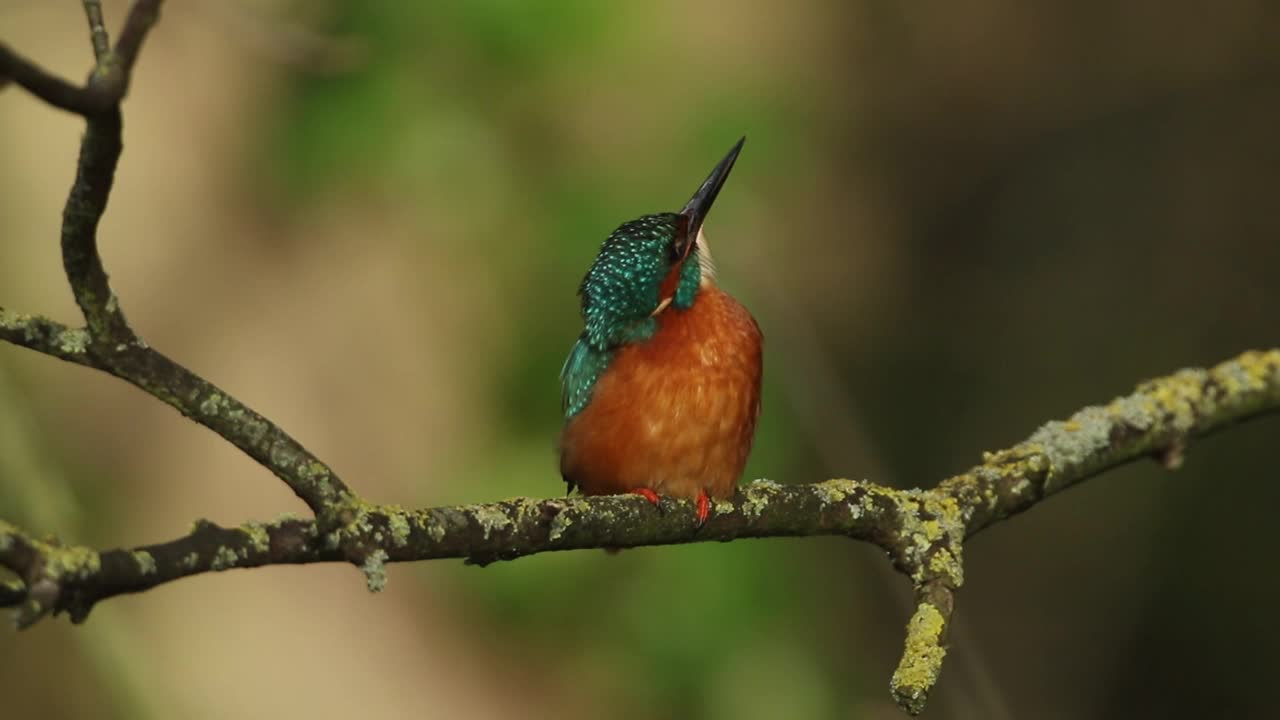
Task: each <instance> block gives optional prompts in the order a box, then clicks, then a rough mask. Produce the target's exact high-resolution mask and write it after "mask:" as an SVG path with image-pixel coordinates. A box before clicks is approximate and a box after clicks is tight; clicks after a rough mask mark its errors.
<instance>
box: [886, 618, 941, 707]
mask: <svg viewBox="0 0 1280 720" xmlns="http://www.w3.org/2000/svg"><path fill="white" fill-rule="evenodd" d="M946 626H947V623H946V620H945V619H944V618H943V617H942V613H940V612H938V609H937V608H936V607H934V606H933V605H930V604H929V603H920V604H919V605H918V606H917V607H916V612H915V614H914V615H912V616H911V621H910V622H908V623H907V641H906V649H905V650H904V652H903V654H902V662H901V663H899V664H898V669H897V670H895V671H894V672H893V679H891V680H890V681H889V687H890V688H891V689H892V690H893V694H894V696H895V697H896V698H897V699H898V704H899V705H901V706H902V708H903V709H904V710H906V711H907V712H909V713H911V714H912V715H917V714H919V713H920V711H921V710H923V709H924V704H925V700H926V699H928V695H929V690H930V689H932V688H933V686H934V685H935V684H936V683H937V682H938V674H939V673H940V672H942V659H943V658H944V657H946V654H947V649H946V648H945V647H943V646H942V634H943V631H944V630H946Z"/></svg>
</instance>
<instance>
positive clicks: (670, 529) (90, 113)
mask: <svg viewBox="0 0 1280 720" xmlns="http://www.w3.org/2000/svg"><path fill="white" fill-rule="evenodd" d="M83 4H84V6H85V13H86V18H87V20H88V21H89V27H90V40H91V43H92V46H93V48H94V56H95V58H96V63H95V65H94V67H93V69H92V71H91V72H90V74H89V78H88V80H87V81H86V82H85V84H84V85H75V84H72V83H69V82H67V81H65V80H63V79H61V78H58V77H56V76H54V75H51V74H49V73H47V72H45V71H44V70H42V69H41V68H39V67H38V66H37V65H35V64H34V63H32V62H31V61H29V60H27V59H25V58H23V57H22V56H20V55H18V54H17V53H15V52H14V51H12V50H10V49H9V48H8V47H7V46H6V45H4V44H3V43H0V91H3V90H5V89H6V86H9V87H11V86H13V85H16V86H18V87H22V88H24V89H26V90H27V91H28V92H30V93H31V94H33V95H35V96H36V97H38V98H40V99H41V100H44V101H45V102H46V103H48V104H50V105H52V106H54V107H57V108H60V109H62V110H67V111H70V112H73V113H76V114H79V115H81V116H82V117H84V119H85V122H86V129H85V134H84V137H83V140H82V142H81V148H80V156H79V160H78V163H77V171H76V178H75V181H74V183H73V185H72V188H71V192H70V195H69V196H68V199H67V204H66V208H65V210H64V213H63V223H62V256H63V265H64V268H65V270H66V274H67V279H68V282H69V284H70V287H71V291H72V294H73V295H74V297H75V299H76V303H77V304H78V305H79V307H80V310H81V312H82V313H83V315H84V323H85V324H84V325H83V326H80V327H72V326H68V325H64V324H62V323H59V322H57V321H54V320H51V319H48V318H44V317H41V316H35V315H27V314H23V313H19V312H15V311H12V310H9V309H6V308H4V307H2V306H0V340H4V341H6V342H9V343H11V344H14V345H18V346H21V347H25V348H28V349H31V350H34V351H36V352H40V353H43V354H46V355H50V356H52V357H55V358H58V359H60V360H65V361H67V362H71V363H75V364H78V365H84V366H86V367H91V368H94V369H97V370H101V371H103V372H106V373H108V374H110V375H114V376H115V377H118V378H120V379H122V380H126V381H128V382H130V383H132V384H133V385H135V386H137V387H138V388H140V389H142V390H143V391H144V392H146V393H148V394H150V395H152V396H154V397H156V398H158V399H160V400H162V401H164V402H165V403H168V404H169V405H171V406H173V407H174V408H175V409H177V410H178V411H179V412H180V413H182V414H183V415H185V416H187V417H189V418H191V419H192V420H194V421H195V422H197V423H199V424H201V425H203V426H205V427H207V428H209V429H210V430H212V431H213V432H216V433H218V434H219V435H220V436H222V437H223V438H224V439H226V440H227V441H228V442H230V443H232V444H233V445H235V446H236V447H238V448H240V449H241V450H242V451H243V452H245V453H246V454H247V455H249V456H250V457H252V458H253V459H254V460H255V461H257V462H258V463H260V464H261V465H263V466H264V467H267V468H268V469H270V470H271V471H272V472H273V473H274V474H275V475H276V476H277V477H278V478H280V479H281V480H282V481H284V482H285V483H286V484H288V486H289V487H290V488H292V489H293V491H294V492H295V493H296V494H297V495H298V496H299V497H300V498H301V499H302V500H303V501H304V502H305V503H306V504H307V506H308V507H309V508H310V509H311V511H312V512H313V513H314V517H312V518H299V517H293V516H284V517H280V518H277V519H275V520H271V521H266V522H248V523H245V524H243V525H240V526H238V527H232V528H227V527H220V526H218V525H215V524H213V523H211V522H208V521H205V520H198V521H196V522H195V523H194V524H193V525H192V527H191V529H190V531H189V532H188V533H187V534H185V535H183V536H182V537H179V538H176V539H173V540H169V541H167V542H162V543H158V544H155V545H147V546H143V547H138V548H132V549H116V550H104V551H100V550H96V549H93V548H88V547H83V546H77V545H70V544H63V543H62V542H60V541H58V540H55V539H51V538H42V537H36V536H35V535H33V534H31V533H29V532H26V531H24V530H23V529H21V528H18V527H16V526H15V525H12V524H10V523H8V522H6V521H4V520H3V519H0V568H6V569H7V570H8V571H10V572H11V573H12V574H13V575H14V576H15V577H14V578H13V579H10V580H0V607H11V608H14V612H15V620H16V622H17V624H18V626H19V627H27V626H29V625H31V624H33V623H35V622H37V621H38V620H40V619H41V618H43V617H46V616H49V615H56V614H58V613H64V612H65V613H67V614H68V615H69V616H70V617H71V619H72V621H74V622H80V621H83V620H84V619H85V618H86V617H87V616H88V614H89V612H90V610H91V609H92V608H93V607H94V605H95V604H96V603H98V602H99V601H102V600H105V599H107V598H111V597H115V596H117V595H123V594H127V593H136V592H143V591H146V590H149V589H151V588H154V587H156V586H158V585H162V584H164V583H168V582H172V581H174V580H177V579H179V578H183V577H187V576H189V575H196V574H200V573H207V572H212V571H221V570H229V569H233V568H252V567H260V566H264V565H284V564H289V565H296V564H306V563H316V562H347V563H351V564H353V565H356V566H357V567H359V568H360V569H361V570H362V571H363V573H364V575H365V579H366V582H367V583H368V586H369V589H370V590H373V591H377V590H380V589H381V588H382V587H383V585H384V584H385V582H386V569H385V566H386V564H387V563H391V562H408V561H416V560H429V559H437V558H464V559H466V560H467V562H469V563H472V564H477V565H485V564H488V563H491V562H495V561H500V560H513V559H515V558H519V557H523V556H526V555H533V554H537V553H542V552H550V551H556V550H576V549H585V548H602V547H640V546H647V545H669V544H679V543H692V542H708V541H720V542H725V541H730V540H737V539H742V538H766V537H781V536H815V535H841V536H845V537H849V538H851V539H854V540H860V541H866V542H870V543H873V544H875V545H876V546H878V547H879V548H880V549H881V550H883V551H884V552H885V553H886V554H887V555H888V557H889V558H890V560H891V561H892V562H893V564H894V566H895V567H896V568H897V569H898V570H899V571H901V572H902V573H903V574H904V575H905V576H907V577H908V578H909V579H910V581H911V583H912V585H913V587H914V588H915V598H916V608H915V612H914V613H913V615H912V617H911V619H910V621H909V622H908V624H907V636H906V643H905V651H904V653H903V657H902V660H901V662H900V663H899V665H898V668H897V670H896V671H895V672H894V674H893V678H892V680H891V683H890V685H891V690H892V692H893V695H894V697H895V699H896V700H897V702H898V704H899V705H900V706H902V707H903V709H905V710H906V711H908V712H910V713H912V714H915V713H918V712H920V711H921V710H922V709H923V708H924V705H925V702H926V700H927V697H928V693H929V691H930V690H931V689H932V687H933V686H934V684H935V683H936V682H937V680H938V676H939V673H940V671H941V667H942V661H943V658H944V657H945V655H946V647H947V636H948V629H949V624H950V619H951V614H952V609H953V607H954V603H955V595H956V591H957V590H958V589H959V588H960V587H961V585H962V584H963V582H964V575H963V555H962V550H963V546H964V542H965V541H966V540H967V539H968V538H970V537H972V536H973V535H975V534H976V533H978V532H980V531H982V530H983V529H985V528H987V527H990V526H991V525H993V524H995V523H997V522H999V521H1001V520H1003V519H1005V518H1008V517H1010V516H1012V515H1015V514H1017V513H1020V512H1023V511H1025V510H1027V509H1029V508H1031V507H1032V506H1034V505H1035V504H1036V503H1038V502H1040V501H1041V500H1043V499H1045V498H1046V497H1048V496H1050V495H1052V494H1054V493H1057V492H1060V491H1062V490H1064V489H1066V488H1068V487H1070V486H1072V485H1074V484H1076V483H1079V482H1082V481H1084V480H1086V479H1088V478H1091V477H1095V476H1097V475H1099V474H1101V473H1103V472H1105V471H1106V470H1108V469H1110V468H1113V467H1116V466H1118V465H1121V464H1124V463H1128V462H1132V461H1134V460H1138V459H1142V458H1154V459H1156V460H1157V461H1159V462H1161V463H1163V464H1164V465H1165V466H1166V467H1169V468H1170V469H1173V468H1176V467H1178V466H1179V465H1180V464H1181V462H1182V457H1183V453H1184V451H1185V450H1186V448H1187V446H1188V443H1189V442H1190V441H1191V440H1192V439H1194V438H1197V437H1200V436H1203V435H1206V434H1208V433H1211V432H1214V431H1216V430H1220V429H1222V428H1224V427H1227V426H1229V425H1231V424H1233V423H1236V422H1239V421H1242V420H1246V419H1250V418H1253V417H1257V416H1260V415H1263V414H1266V413H1269V412H1272V411H1276V410H1278V409H1280V350H1275V349H1273V350H1269V351H1254V352H1247V353H1244V354H1242V355H1240V356H1239V357H1236V358H1233V359H1230V360H1227V361H1225V362H1223V363H1221V364H1219V365H1217V366H1216V367H1213V368H1211V369H1207V370H1202V369H1193V370H1182V371H1179V372H1177V373H1174V374H1172V375H1169V376H1166V377H1162V378H1158V379H1155V380H1151V381H1148V382H1145V383H1143V384H1141V385H1139V386H1138V387H1137V388H1136V389H1135V390H1134V392H1132V393H1131V394H1129V395H1125V396H1123V397H1119V398H1117V399H1115V400H1113V401H1111V402H1110V403H1109V404H1107V405H1102V406H1091V407H1086V408H1084V409H1083V410H1080V411H1079V412H1077V413H1075V414H1074V415H1072V416H1071V417H1070V418H1068V419H1067V420H1065V421H1053V422H1049V423H1047V424H1045V425H1044V426H1042V427H1041V428H1040V429H1038V430H1036V431H1035V432H1034V433H1033V434H1032V435H1031V436H1030V437H1029V438H1028V439H1027V440H1025V441H1023V442H1021V443H1019V444H1017V445H1014V446H1013V447H1010V448H1007V449H1005V450H1000V451H998V452H994V453H987V454H985V455H984V456H983V459H982V462H981V463H980V464H979V465H977V466H975V467H973V468H971V469H970V470H968V471H966V472H964V473H962V474H959V475H956V476H954V477H951V478H947V479H945V480H943V481H942V482H941V483H939V484H938V485H937V486H936V487H934V488H932V489H928V490H919V489H911V490H900V489H895V488H890V487H886V486H883V485H878V484H876V483H872V482H867V481H855V480H841V479H837V480H827V481H825V482H820V483H813V484H795V485H780V484H777V483H774V482H770V481H764V480H758V481H755V482H752V483H748V484H747V485H745V486H744V487H743V488H741V489H740V490H739V491H738V493H737V496H736V497H735V498H734V500H733V501H732V502H718V503H716V504H715V505H714V506H713V508H712V513H711V517H710V518H709V520H708V521H707V523H706V524H705V525H703V526H702V527H700V528H699V527H696V525H695V522H694V508H693V505H692V503H688V502H684V501H675V500H663V505H662V507H660V508H657V509H655V508H654V507H652V506H651V505H649V503H648V502H647V501H646V500H644V499H643V498H640V497H637V496H612V497H592V498H558V499H532V498H516V499H511V500H505V501H501V502H494V503H485V504H476V505H460V506H450V507H435V508H425V509H404V508H401V507H398V506H392V505H377V504H372V503H368V502H366V501H364V500H362V499H361V498H360V497H359V496H358V495H357V494H356V493H355V492H354V491H352V490H351V489H350V488H348V487H347V486H346V485H345V484H344V483H343V482H342V481H341V480H340V479H339V478H338V476H337V475H336V474H335V473H334V472H333V471H332V470H331V469H330V468H329V467H328V466H327V465H325V464H324V463H323V462H322V461H320V460H319V458H317V457H316V456H314V455H313V454H311V453H310V452H309V451H308V450H307V449H306V448H304V447H302V445H301V444H299V443H298V442H297V441H296V440H294V439H293V438H292V437H290V436H289V435H288V434H287V433H285V432H284V430H282V429H281V428H279V427H278V426H276V425H275V424H274V423H273V422H271V421H270V420H268V419H267V418H265V417H263V416H261V415H259V414H257V413H256V412H254V411H253V410H252V409H250V408H249V407H248V406H246V405H244V404H243V403H241V402H240V401H239V400H236V399H235V398H233V397H231V396H230V395H228V394H227V393H226V392H224V391H222V390H220V389H219V388H217V387H216V386H214V385H213V384H212V383H210V382H209V381H207V380H205V379H203V378H201V377H199V376H198V375H196V374H194V373H192V372H191V371H189V370H187V369H186V368H185V367H183V366H182V365H180V364H178V363H176V362H174V361H173V360H171V359H169V358H168V357H166V356H165V355H163V354H161V353H160V352H158V351H156V350H155V349H153V348H151V347H149V346H148V345H147V344H146V342H145V341H143V340H142V339H141V338H140V337H139V336H138V335H137V333H136V332H135V331H134V330H133V328H132V327H131V326H130V325H129V323H128V321H127V320H126V319H125V315H124V311H123V309H122V307H121V303H120V300H119V298H117V297H116V295H115V294H114V293H113V292H112V290H111V286H110V283H109V281H108V277H107V273H106V271H105V269H104V267H103V264H102V260H101V257H100V255H99V253H98V246H97V227H98V222H99V221H100V219H101V218H102V215H103V213H104V212H105V211H106V207H107V199H108V196H109V193H110V190H111V185H112V179H113V176H114V173H115V169H116V165H117V163H118V161H119V159H120V154H121V126H122V121H121V113H120V102H121V100H122V99H123V98H124V96H125V93H126V91H127V89H128V84H129V77H130V73H131V70H132V68H133V65H134V62H135V61H136V59H137V57H138V54H139V52H140V49H141V47H142V44H143V40H144V39H145V38H146V35H147V33H148V31H149V30H150V29H151V28H152V27H153V26H154V24H155V22H156V20H157V19H158V13H159V7H160V2H159V0H137V1H136V2H134V3H133V4H132V6H131V7H130V10H129V13H128V16H127V18H126V20H125V23H124V27H123V29H122V31H121V33H120V35H119V38H118V40H117V42H116V44H115V45H114V46H112V45H111V44H110V38H109V36H108V34H107V31H106V29H105V24H104V20H103V17H102V12H101V8H100V6H99V3H98V2H96V1H95V0H83Z"/></svg>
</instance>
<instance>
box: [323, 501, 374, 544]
mask: <svg viewBox="0 0 1280 720" xmlns="http://www.w3.org/2000/svg"><path fill="white" fill-rule="evenodd" d="M378 512H380V508H378V507H377V506H374V505H370V504H369V503H367V502H365V501H363V500H360V499H358V498H349V499H347V501H346V502H344V503H343V504H342V505H341V506H340V507H339V508H338V509H337V510H336V514H337V518H338V520H339V521H340V522H341V527H338V528H337V529H335V530H334V531H332V532H330V533H329V534H328V535H326V536H325V547H327V548H328V549H330V550H336V549H338V548H339V547H341V546H342V543H343V542H345V541H347V540H355V539H357V538H361V537H368V536H369V535H371V534H372V533H373V530H374V527H373V523H372V522H371V521H370V520H369V518H370V516H371V515H372V514H374V513H378Z"/></svg>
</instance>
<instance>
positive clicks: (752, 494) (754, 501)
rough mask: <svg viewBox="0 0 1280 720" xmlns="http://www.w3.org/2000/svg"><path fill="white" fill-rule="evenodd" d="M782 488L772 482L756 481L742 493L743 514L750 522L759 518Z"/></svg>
mask: <svg viewBox="0 0 1280 720" xmlns="http://www.w3.org/2000/svg"><path fill="white" fill-rule="evenodd" d="M781 489H782V486H781V485H779V484H778V483H776V482H773V481H771V480H756V481H755V482H753V483H751V484H750V485H748V486H747V488H746V490H744V491H743V493H742V498H743V500H742V512H743V514H744V515H746V516H747V519H749V520H755V519H756V518H759V517H760V515H761V513H763V512H764V511H765V508H767V507H769V502H770V501H772V499H773V496H774V495H776V494H777V493H778V492H779V491H780V490H781Z"/></svg>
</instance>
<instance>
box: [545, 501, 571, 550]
mask: <svg viewBox="0 0 1280 720" xmlns="http://www.w3.org/2000/svg"><path fill="white" fill-rule="evenodd" d="M572 524H573V518H571V517H569V513H567V512H565V509H564V508H561V509H560V512H558V513H556V516H555V517H553V518H551V532H550V533H548V534H547V539H548V540H550V541H551V542H556V541H557V540H559V539H560V538H561V537H563V536H564V531H565V530H568V529H569V526H570V525H572Z"/></svg>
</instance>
